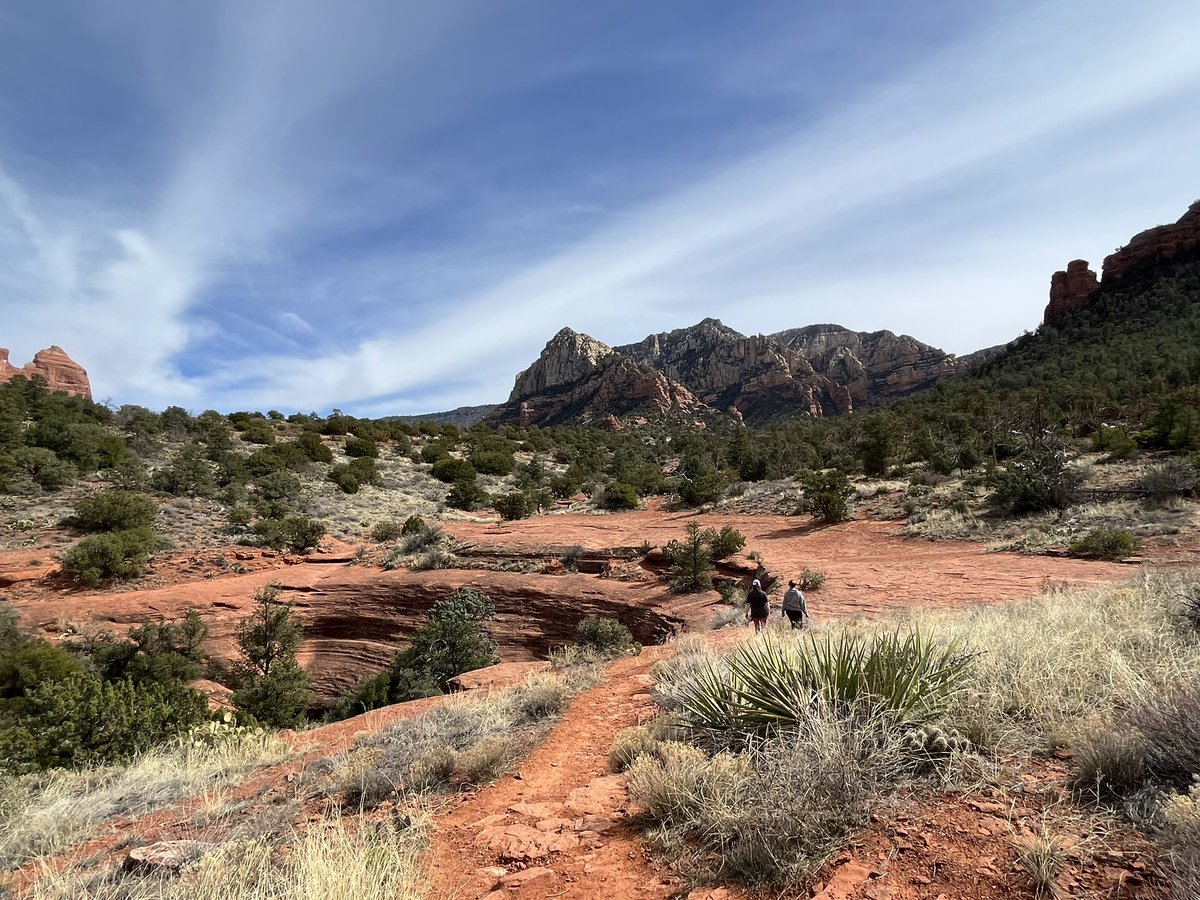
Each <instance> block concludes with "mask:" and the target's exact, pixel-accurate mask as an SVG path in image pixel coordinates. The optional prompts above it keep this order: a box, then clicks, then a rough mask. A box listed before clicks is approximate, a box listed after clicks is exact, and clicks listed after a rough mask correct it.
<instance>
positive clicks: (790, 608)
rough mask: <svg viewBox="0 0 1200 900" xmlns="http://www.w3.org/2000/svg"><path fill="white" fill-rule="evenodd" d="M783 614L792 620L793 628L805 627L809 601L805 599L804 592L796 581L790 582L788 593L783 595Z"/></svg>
mask: <svg viewBox="0 0 1200 900" xmlns="http://www.w3.org/2000/svg"><path fill="white" fill-rule="evenodd" d="M782 615H785V616H787V617H788V618H789V619H790V620H791V622H792V627H793V628H803V627H804V620H805V619H807V618H808V601H806V600H805V599H804V592H803V591H802V590H800V588H798V587H796V582H794V581H789V582H788V589H787V593H786V594H784V595H783V612H782Z"/></svg>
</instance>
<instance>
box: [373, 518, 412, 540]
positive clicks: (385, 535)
mask: <svg viewBox="0 0 1200 900" xmlns="http://www.w3.org/2000/svg"><path fill="white" fill-rule="evenodd" d="M402 534H404V524H403V523H401V522H376V523H375V524H374V526H372V528H371V540H373V541H374V542H375V543H377V544H386V543H387V542H388V541H394V540H396V538H398V537H400V536H401V535H402Z"/></svg>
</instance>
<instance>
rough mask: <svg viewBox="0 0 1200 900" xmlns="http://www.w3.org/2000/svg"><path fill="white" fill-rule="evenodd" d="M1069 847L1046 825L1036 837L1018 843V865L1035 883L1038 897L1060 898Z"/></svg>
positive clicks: (1029, 836) (1043, 825) (1034, 891)
mask: <svg viewBox="0 0 1200 900" xmlns="http://www.w3.org/2000/svg"><path fill="white" fill-rule="evenodd" d="M1067 862H1068V860H1067V845H1066V843H1065V842H1064V840H1063V838H1062V837H1061V836H1060V835H1057V834H1055V833H1053V832H1052V831H1050V829H1049V826H1048V825H1047V824H1046V823H1045V822H1043V823H1042V827H1041V829H1040V830H1039V831H1038V833H1036V834H1032V835H1027V836H1024V837H1022V838H1020V839H1019V840H1018V841H1017V863H1018V864H1019V865H1020V866H1021V868H1023V869H1024V870H1025V871H1026V872H1027V873H1028V874H1029V878H1030V880H1031V881H1032V882H1033V895H1034V896H1035V897H1052V898H1053V897H1058V896H1060V893H1061V890H1060V887H1059V878H1060V877H1061V876H1062V874H1063V873H1064V872H1065V871H1066V869H1067Z"/></svg>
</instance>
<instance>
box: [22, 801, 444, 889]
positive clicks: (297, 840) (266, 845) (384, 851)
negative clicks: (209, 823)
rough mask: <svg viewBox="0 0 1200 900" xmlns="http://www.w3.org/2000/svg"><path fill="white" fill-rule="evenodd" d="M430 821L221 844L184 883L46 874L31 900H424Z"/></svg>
mask: <svg viewBox="0 0 1200 900" xmlns="http://www.w3.org/2000/svg"><path fill="white" fill-rule="evenodd" d="M428 824H429V823H428V817H427V816H426V815H425V814H418V815H417V816H416V817H415V819H414V818H413V817H411V816H410V817H405V818H398V819H393V820H391V821H387V822H383V823H380V824H372V823H368V822H366V821H364V820H362V819H349V820H343V819H340V818H332V819H326V820H324V821H322V822H320V823H318V824H316V825H314V826H313V827H311V828H309V829H308V830H307V831H306V832H304V833H303V834H301V835H297V836H295V837H294V843H293V844H292V846H291V848H290V850H289V852H287V853H284V854H280V853H278V852H276V847H274V846H273V845H272V844H271V843H270V842H268V841H266V840H262V839H260V840H254V841H245V842H231V843H226V844H223V845H221V846H220V847H219V848H217V849H216V850H215V851H214V852H212V853H210V854H207V855H205V856H202V857H200V859H198V860H196V861H195V862H193V863H191V864H189V865H187V866H185V867H184V869H183V870H182V872H181V873H180V875H179V876H178V877H175V878H171V877H164V876H153V875H151V876H141V877H139V876H130V875H126V874H123V873H121V872H120V871H119V870H110V871H108V872H104V873H101V874H98V875H96V874H90V873H88V872H87V871H86V870H81V869H79V868H76V869H70V870H66V871H63V872H58V873H48V874H47V875H46V876H45V877H44V878H43V879H42V880H41V881H40V882H38V884H37V885H35V887H34V889H33V891H32V893H31V895H30V896H31V898H32V900H83V898H88V900H314V898H318V897H319V898H322V900H419V898H422V897H424V896H425V884H424V881H425V879H424V873H423V872H422V871H421V869H420V867H419V866H418V864H417V857H418V854H419V853H420V851H421V850H422V848H423V846H424V843H425V840H426V836H427V831H428Z"/></svg>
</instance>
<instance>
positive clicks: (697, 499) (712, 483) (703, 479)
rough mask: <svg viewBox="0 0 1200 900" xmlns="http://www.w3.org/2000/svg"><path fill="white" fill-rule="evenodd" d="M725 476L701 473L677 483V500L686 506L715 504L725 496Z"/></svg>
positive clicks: (715, 472)
mask: <svg viewBox="0 0 1200 900" xmlns="http://www.w3.org/2000/svg"><path fill="white" fill-rule="evenodd" d="M725 487H726V482H725V476H724V475H722V474H721V473H720V472H717V471H709V472H701V473H699V474H697V475H694V476H693V477H691V478H682V479H680V481H679V499H680V500H682V501H683V502H684V503H686V504H687V505H688V506H703V505H704V504H705V503H716V502H717V501H718V500H720V499H721V497H723V496H724V495H725Z"/></svg>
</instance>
